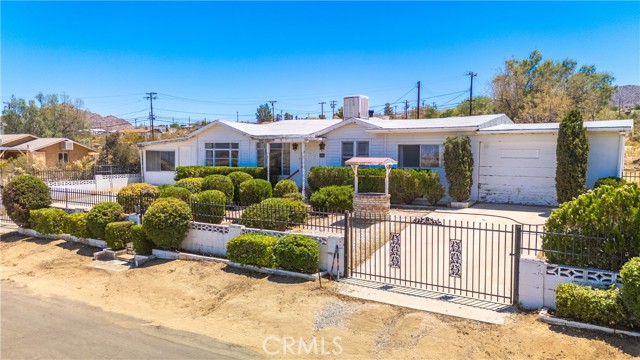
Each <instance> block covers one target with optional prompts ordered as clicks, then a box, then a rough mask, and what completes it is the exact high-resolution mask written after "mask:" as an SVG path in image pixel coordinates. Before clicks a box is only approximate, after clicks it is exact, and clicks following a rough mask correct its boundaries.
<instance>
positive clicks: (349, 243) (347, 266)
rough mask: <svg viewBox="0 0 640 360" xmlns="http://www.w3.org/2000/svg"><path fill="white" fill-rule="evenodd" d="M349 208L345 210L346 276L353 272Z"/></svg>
mask: <svg viewBox="0 0 640 360" xmlns="http://www.w3.org/2000/svg"><path fill="white" fill-rule="evenodd" d="M349 218H350V216H349V210H345V212H344V277H345V278H348V277H349V275H350V273H351V268H350V267H349V266H350V265H351V262H350V261H349V253H350V251H349V247H350V245H351V242H350V241H349V232H350V230H351V228H350V226H349V225H350V223H349Z"/></svg>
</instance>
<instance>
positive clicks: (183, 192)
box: [158, 186, 193, 202]
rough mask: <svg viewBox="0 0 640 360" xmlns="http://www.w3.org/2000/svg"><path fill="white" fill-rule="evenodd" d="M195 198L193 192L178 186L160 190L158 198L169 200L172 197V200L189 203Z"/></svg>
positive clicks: (165, 187)
mask: <svg viewBox="0 0 640 360" xmlns="http://www.w3.org/2000/svg"><path fill="white" fill-rule="evenodd" d="M192 196H193V194H192V193H191V191H189V190H187V189H185V188H183V187H177V186H164V187H162V188H161V189H160V190H158V197H159V198H168V197H172V198H176V199H180V200H182V201H185V202H187V201H189V200H191V197H192Z"/></svg>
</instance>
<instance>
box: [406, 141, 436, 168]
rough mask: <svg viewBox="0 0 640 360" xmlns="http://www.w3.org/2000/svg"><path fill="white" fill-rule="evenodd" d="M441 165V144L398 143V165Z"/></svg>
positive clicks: (431, 166)
mask: <svg viewBox="0 0 640 360" xmlns="http://www.w3.org/2000/svg"><path fill="white" fill-rule="evenodd" d="M441 166H442V146H441V145H435V144H420V145H398V167H401V168H433V167H441Z"/></svg>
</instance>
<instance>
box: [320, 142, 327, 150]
mask: <svg viewBox="0 0 640 360" xmlns="http://www.w3.org/2000/svg"><path fill="white" fill-rule="evenodd" d="M325 146H326V145H325V144H324V141H323V142H321V143H320V151H324V147H325Z"/></svg>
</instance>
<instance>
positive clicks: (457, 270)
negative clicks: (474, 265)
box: [449, 239, 462, 278]
mask: <svg viewBox="0 0 640 360" xmlns="http://www.w3.org/2000/svg"><path fill="white" fill-rule="evenodd" d="M449 276H451V277H456V278H460V277H462V240H457V239H450V240H449Z"/></svg>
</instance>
